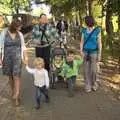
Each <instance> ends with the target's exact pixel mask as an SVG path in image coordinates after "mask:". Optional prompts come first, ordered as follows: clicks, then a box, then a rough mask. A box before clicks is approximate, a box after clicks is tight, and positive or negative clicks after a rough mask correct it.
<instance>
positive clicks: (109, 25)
mask: <svg viewBox="0 0 120 120" xmlns="http://www.w3.org/2000/svg"><path fill="white" fill-rule="evenodd" d="M105 25H106V32H107V35H108V37H107V41H106V45H107V46H108V47H109V48H111V50H112V53H113V47H112V40H113V23H112V11H111V9H110V0H108V2H107V9H106V20H105Z"/></svg>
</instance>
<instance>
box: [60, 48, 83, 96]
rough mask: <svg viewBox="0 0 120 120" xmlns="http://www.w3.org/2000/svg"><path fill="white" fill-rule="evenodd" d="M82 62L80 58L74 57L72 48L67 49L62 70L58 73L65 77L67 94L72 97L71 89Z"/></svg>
mask: <svg viewBox="0 0 120 120" xmlns="http://www.w3.org/2000/svg"><path fill="white" fill-rule="evenodd" d="M82 63H83V60H82V59H80V58H79V59H76V58H75V53H74V51H73V50H69V51H68V53H67V58H66V61H65V62H64V63H63V66H62V71H61V73H60V75H61V76H62V77H65V78H66V80H67V83H68V96H69V97H73V96H74V94H73V89H74V87H75V83H76V77H77V75H78V70H79V66H80V65H81V64H82Z"/></svg>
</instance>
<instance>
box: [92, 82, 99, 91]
mask: <svg viewBox="0 0 120 120" xmlns="http://www.w3.org/2000/svg"><path fill="white" fill-rule="evenodd" d="M97 89H98V83H97V82H95V84H94V85H93V87H92V90H93V91H96V90H97Z"/></svg>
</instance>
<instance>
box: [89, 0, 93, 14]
mask: <svg viewBox="0 0 120 120" xmlns="http://www.w3.org/2000/svg"><path fill="white" fill-rule="evenodd" d="M88 15H89V16H92V0H88Z"/></svg>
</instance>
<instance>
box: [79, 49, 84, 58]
mask: <svg viewBox="0 0 120 120" xmlns="http://www.w3.org/2000/svg"><path fill="white" fill-rule="evenodd" d="M80 55H81V57H82V58H84V53H83V51H82V50H80Z"/></svg>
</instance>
